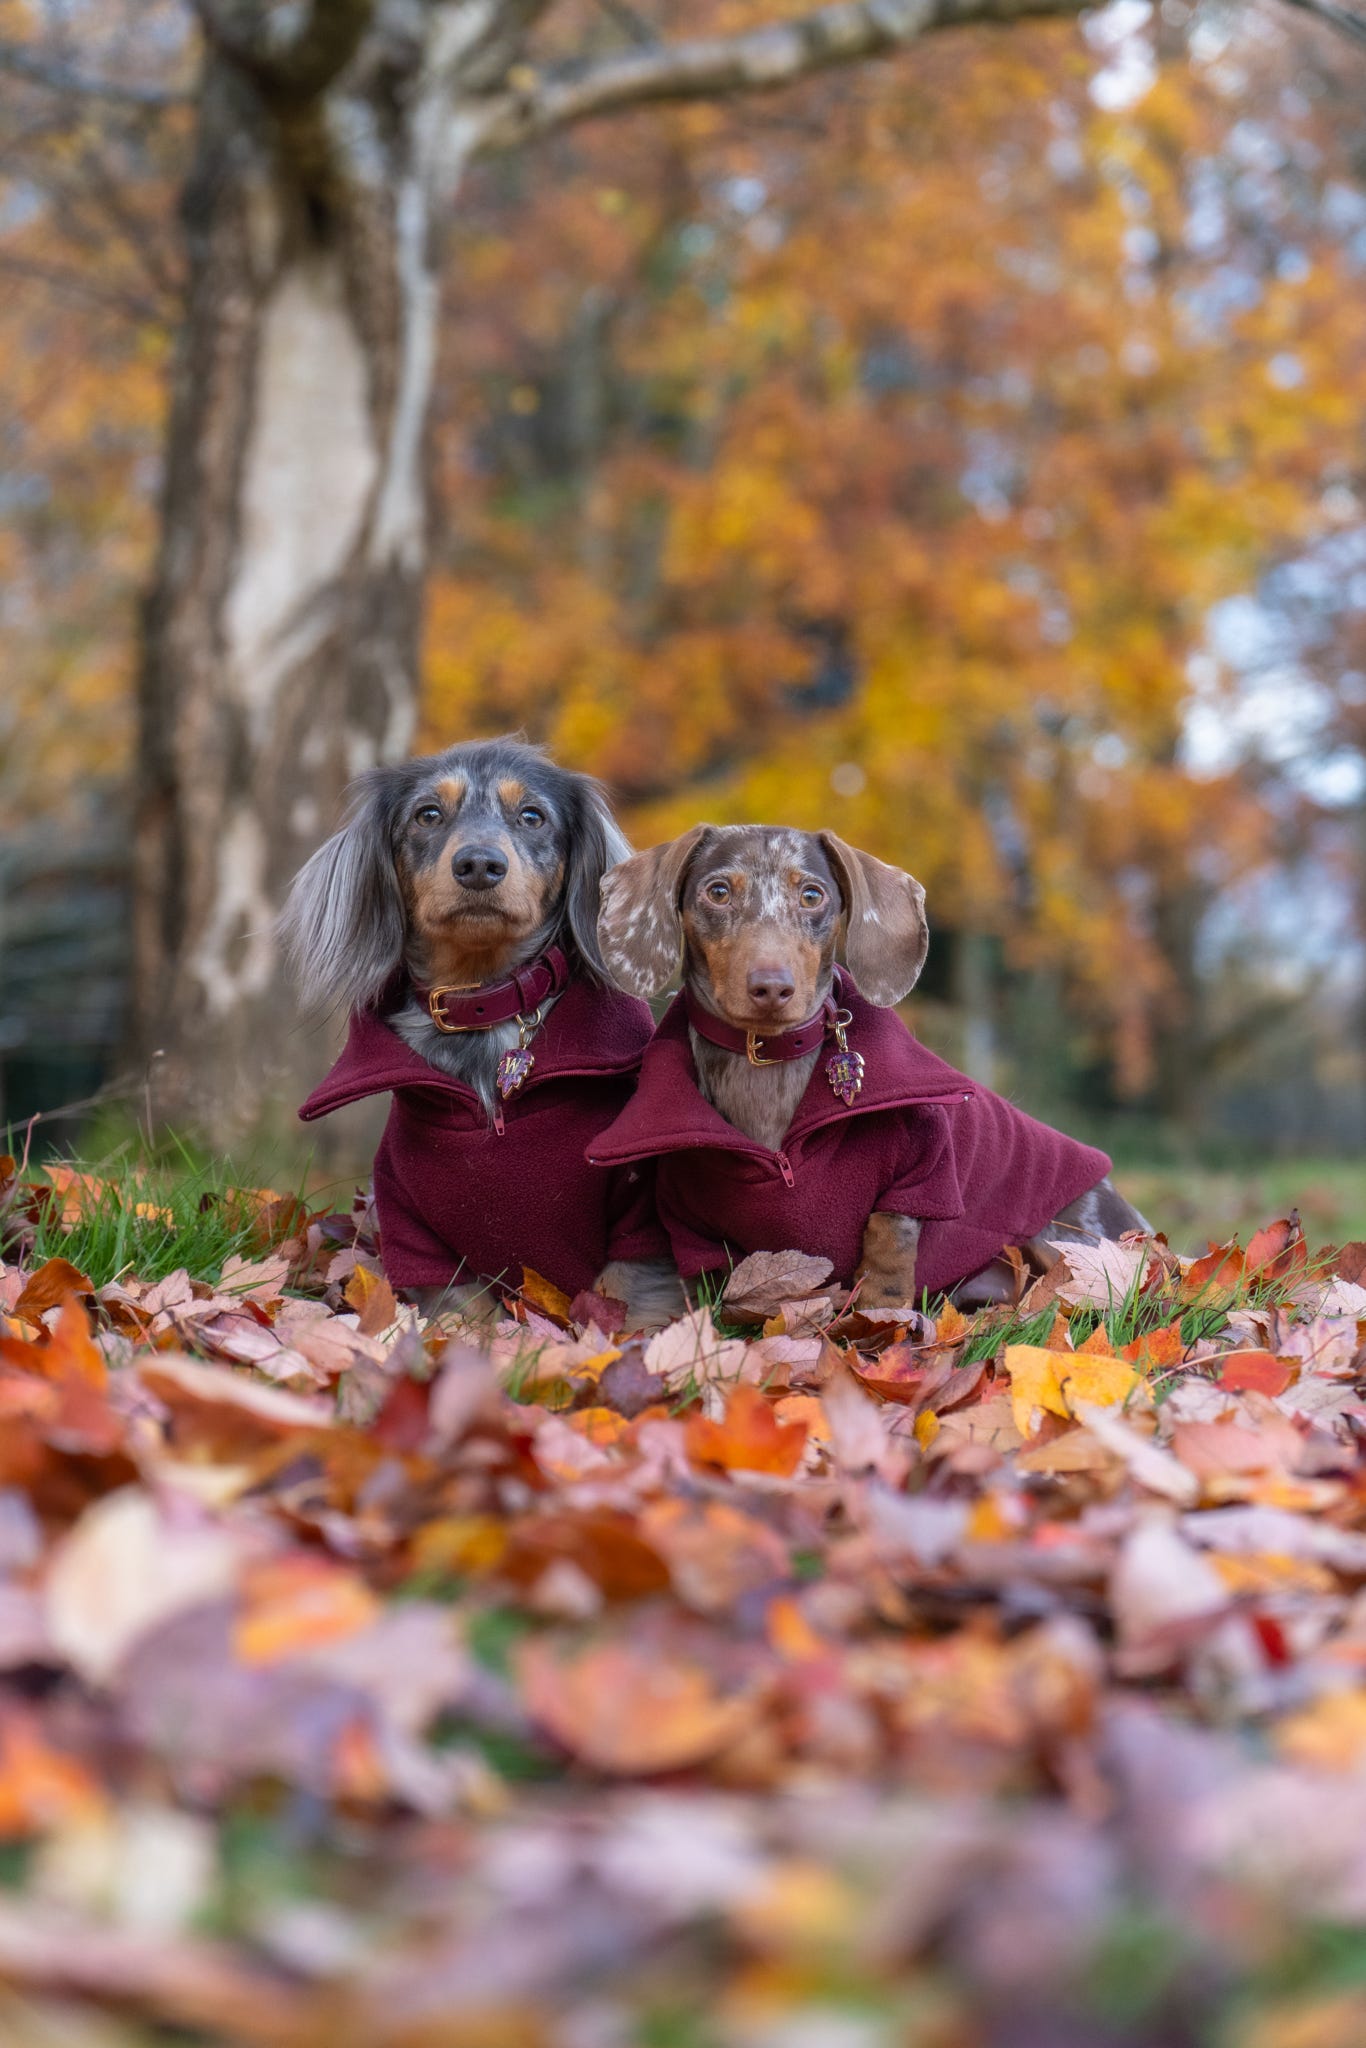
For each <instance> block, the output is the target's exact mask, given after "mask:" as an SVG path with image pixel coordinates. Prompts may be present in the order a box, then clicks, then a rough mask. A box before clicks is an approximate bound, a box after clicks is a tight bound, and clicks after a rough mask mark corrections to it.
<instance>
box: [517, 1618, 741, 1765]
mask: <svg viewBox="0 0 1366 2048" xmlns="http://www.w3.org/2000/svg"><path fill="white" fill-rule="evenodd" d="M518 1671H519V1676H520V1678H521V1681H522V1689H523V1697H524V1699H525V1701H526V1706H527V1710H528V1712H529V1713H530V1714H531V1717H532V1719H533V1720H535V1721H538V1722H539V1723H540V1725H541V1726H542V1727H543V1728H544V1729H545V1730H546V1732H547V1733H548V1734H549V1735H552V1736H553V1737H554V1738H555V1740H556V1741H557V1742H558V1743H560V1744H562V1746H563V1747H564V1748H565V1749H567V1750H568V1751H569V1752H570V1753H571V1755H573V1756H577V1757H580V1758H581V1759H582V1760H583V1762H585V1763H587V1764H591V1765H592V1766H593V1767H594V1768H595V1769H597V1770H600V1771H610V1772H612V1773H613V1774H616V1775H621V1776H638V1775H647V1774H649V1773H652V1772H655V1771H677V1770H683V1769H685V1768H686V1767H687V1766H689V1765H691V1764H699V1763H702V1762H704V1761H705V1760H706V1759H707V1758H708V1757H710V1756H715V1754H716V1752H717V1751H718V1750H719V1749H723V1748H725V1746H726V1744H727V1743H729V1742H732V1741H733V1740H734V1739H735V1737H736V1736H738V1735H739V1733H740V1732H741V1730H742V1729H743V1728H744V1726H745V1724H746V1723H747V1722H748V1721H749V1720H750V1718H751V1716H752V1714H753V1706H752V1703H751V1702H750V1700H749V1699H747V1698H746V1697H745V1696H744V1695H738V1696H731V1697H729V1698H726V1697H723V1696H722V1695H720V1694H719V1693H718V1692H717V1691H716V1689H715V1686H714V1685H713V1682H712V1679H711V1677H710V1676H709V1674H708V1673H707V1672H706V1671H704V1670H703V1669H702V1668H701V1666H700V1665H697V1664H693V1663H691V1662H688V1661H687V1660H685V1658H684V1657H683V1656H682V1655H680V1654H677V1653H675V1654H672V1655H671V1654H668V1653H665V1652H662V1651H661V1650H660V1649H659V1648H658V1647H656V1646H654V1645H647V1644H641V1645H639V1646H637V1645H635V1644H632V1643H626V1642H607V1643H597V1644H593V1645H591V1646H590V1647H589V1648H588V1649H586V1650H584V1651H582V1652H581V1653H580V1654H579V1655H578V1656H577V1657H574V1658H572V1659H571V1658H564V1657H560V1656H557V1655H556V1653H555V1650H554V1649H553V1648H552V1647H551V1645H550V1644H549V1643H548V1642H545V1641H543V1640H542V1641H534V1640H533V1641H531V1642H528V1643H525V1644H524V1645H523V1647H522V1651H521V1655H520V1657H519V1658H518Z"/></svg>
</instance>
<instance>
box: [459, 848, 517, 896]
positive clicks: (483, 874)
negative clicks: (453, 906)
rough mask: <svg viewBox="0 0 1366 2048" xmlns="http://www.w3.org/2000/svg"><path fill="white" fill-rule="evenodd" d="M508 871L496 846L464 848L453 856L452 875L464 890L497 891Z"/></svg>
mask: <svg viewBox="0 0 1366 2048" xmlns="http://www.w3.org/2000/svg"><path fill="white" fill-rule="evenodd" d="M507 871H508V864H507V861H506V859H505V858H504V856H503V855H502V854H501V853H499V851H498V849H497V847H496V846H462V847H461V849H460V851H459V852H458V853H455V854H452V856H451V873H452V874H453V875H454V876H455V879H456V881H457V882H459V884H460V886H461V888H462V889H496V888H497V887H498V884H499V883H500V882H501V881H502V879H503V877H504V876H505V875H506V874H507Z"/></svg>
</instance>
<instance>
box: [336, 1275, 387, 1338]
mask: <svg viewBox="0 0 1366 2048" xmlns="http://www.w3.org/2000/svg"><path fill="white" fill-rule="evenodd" d="M342 1291H343V1293H344V1295H345V1298H346V1300H347V1302H348V1303H349V1304H350V1306H351V1307H352V1308H353V1309H355V1311H356V1313H357V1314H358V1315H359V1317H360V1333H361V1335H362V1337H378V1336H381V1335H382V1334H383V1332H384V1331H385V1330H390V1329H392V1328H393V1326H394V1324H395V1323H396V1322H397V1321H398V1302H397V1301H396V1300H395V1298H394V1290H393V1288H392V1287H391V1286H390V1285H389V1282H388V1281H387V1280H386V1279H385V1277H384V1275H383V1273H373V1272H371V1270H370V1268H369V1267H368V1266H357V1267H356V1268H355V1270H354V1271H353V1272H352V1274H351V1277H350V1279H349V1280H348V1281H347V1283H346V1286H345V1288H344V1289H343V1290H342Z"/></svg>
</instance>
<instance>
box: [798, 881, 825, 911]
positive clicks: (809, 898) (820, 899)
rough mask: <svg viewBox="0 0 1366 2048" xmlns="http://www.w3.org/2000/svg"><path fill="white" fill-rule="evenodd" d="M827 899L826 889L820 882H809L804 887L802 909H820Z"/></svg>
mask: <svg viewBox="0 0 1366 2048" xmlns="http://www.w3.org/2000/svg"><path fill="white" fill-rule="evenodd" d="M824 901H825V891H824V889H822V887H821V885H820V883H819V882H807V883H806V884H805V886H804V887H803V889H802V909H803V910H819V909H820V907H821V905H822V903H824Z"/></svg>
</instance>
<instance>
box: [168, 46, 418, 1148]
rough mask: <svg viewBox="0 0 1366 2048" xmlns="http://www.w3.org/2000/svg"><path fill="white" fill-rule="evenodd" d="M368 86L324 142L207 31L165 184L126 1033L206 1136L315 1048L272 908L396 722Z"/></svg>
mask: <svg viewBox="0 0 1366 2048" xmlns="http://www.w3.org/2000/svg"><path fill="white" fill-rule="evenodd" d="M384 84H385V86H386V93H385V97H386V100H387V104H385V105H380V104H378V103H377V102H376V100H375V99H373V98H372V100H371V102H370V103H369V104H368V105H365V106H361V107H358V106H357V105H356V103H355V102H354V101H353V102H352V103H351V105H350V106H349V107H348V109H347V111H348V112H349V113H350V114H351V116H352V121H351V123H350V126H351V127H352V128H353V129H354V130H355V131H357V132H356V139H355V144H354V150H355V159H356V160H355V161H351V160H349V159H348V156H347V153H346V148H345V146H344V145H343V144H342V143H341V142H339V141H338V139H337V131H338V130H341V131H343V132H344V131H345V128H346V126H347V125H348V124H346V123H344V122H341V121H339V120H338V119H337V118H336V116H337V109H336V108H335V107H332V108H328V107H327V106H326V105H325V104H324V103H322V102H319V103H317V104H312V105H310V104H307V103H305V104H302V105H300V104H299V103H298V101H297V100H292V99H290V98H289V96H288V95H285V96H283V97H282V98H281V99H280V101H279V102H278V103H274V104H273V103H272V100H271V97H270V95H269V94H268V92H267V91H265V90H264V89H263V88H262V86H261V85H260V84H259V83H258V82H257V81H256V80H254V79H253V78H252V77H251V76H250V75H249V74H247V73H246V72H244V71H243V69H242V68H241V67H240V66H239V65H237V64H236V63H234V62H233V61H231V60H230V59H229V58H228V57H226V56H225V55H223V54H222V53H218V52H211V53H210V55H209V57H208V59H207V63H206V71H205V76H204V81H203V92H202V101H201V111H200V127H199V136H198V144H197V154H196V162H195V166H194V170H193V173H192V176H191V178H190V181H189V184H188V186H187V189H186V193H185V197H184V202H183V213H184V224H185V231H186V235H187V240H188V257H189V262H188V283H187V303H186V308H185V317H184V324H183V328H182V331H181V335H180V341H179V348H178V353H177V359H176V363H175V368H174V375H173V384H172V392H171V406H170V420H169V428H168V444H167V459H166V473H165V484H164V501H163V507H162V541H161V550H160V557H159V561H158V564H157V570H156V576H155V582H154V586H153V589H152V592H151V594H150V596H149V599H148V602H147V605H146V611H145V622H144V655H143V665H142V673H141V687H140V700H139V709H140V727H141V730H140V747H139V773H140V788H139V791H138V802H137V816H136V840H135V844H136V880H137V887H136V900H137V918H136V925H135V933H134V964H135V990H136V997H135V1018H136V1025H135V1028H136V1036H137V1043H138V1049H139V1052H140V1054H141V1055H142V1057H144V1058H146V1059H149V1060H155V1072H154V1082H153V1099H154V1102H155V1105H156V1111H157V1114H158V1115H159V1117H160V1118H162V1119H164V1120H165V1121H166V1122H168V1123H172V1124H185V1125H189V1126H192V1127H193V1128H196V1129H198V1130H200V1131H203V1132H206V1133H207V1134H209V1135H211V1136H213V1137H215V1138H217V1139H219V1140H220V1141H226V1140H228V1139H230V1138H231V1137H232V1136H234V1135H235V1134H237V1133H239V1132H241V1131H242V1130H244V1129H245V1128H246V1127H247V1126H248V1125H250V1124H253V1123H255V1122H257V1121H259V1112H260V1109H261V1105H262V1103H263V1099H266V1098H269V1097H271V1096H276V1097H278V1096H279V1095H280V1094H281V1093H282V1091H284V1090H287V1089H290V1088H292V1087H297V1084H298V1080H299V1078H300V1076H299V1071H298V1070H299V1069H301V1068H303V1067H307V1066H316V1062H317V1056H318V1055H317V1049H316V1047H312V1048H309V1047H307V1046H306V1045H305V1044H304V1043H303V1042H302V1041H301V1039H300V1035H299V1033H298V1030H297V1024H296V1012H295V1005H294V1003H293V1001H292V998H291V995H290V992H289V990H288V988H287V987H286V986H285V985H284V983H283V981H282V976H281V968H280V955H279V948H278V945H277V942H276V938H275V932H274V921H275V917H276V913H277V911H278V909H279V907H280V903H281V900H282V897H283V894H284V891H285V889H286V888H287V886H288V883H289V881H290V879H291V877H292V876H293V874H294V873H295V871H296V870H297V868H298V867H299V865H300V863H301V862H302V861H303V860H304V859H305V858H306V857H307V855H308V854H309V853H311V852H312V850H313V849H314V848H315V847H316V846H317V844H318V842H319V840H320V839H321V838H322V837H323V836H325V834H326V833H327V832H328V831H329V830H331V829H332V827H333V825H334V824H335V822H336V821H337V819H338V815H339V811H340V808H341V803H342V798H343V793H344V790H345V788H346V785H347V784H348V783H349V782H350V781H351V779H352V778H353V777H354V776H355V775H357V774H358V773H359V772H360V771H361V770H362V769H364V768H367V767H370V766H372V765H373V764H374V763H375V762H376V761H379V760H382V759H393V758H395V757H396V756H399V755H401V754H402V753H403V752H404V751H405V749H406V748H407V746H408V745H409V742H410V739H411V736H412V732H413V725H414V719H415V715H416V704H417V681H418V648H419V637H420V625H421V606H422V592H423V581H424V576H425V571H426V563H427V515H426V504H425V479H424V463H423V450H424V433H425V427H426V420H427V409H428V401H429V395H430V387H431V381H432V361H433V347H434V328H435V311H436V297H437V285H436V279H435V275H434V269H433V261H434V252H433V249H432V246H431V242H432V237H431V231H430V221H429V211H430V205H431V194H432V191H433V181H432V179H431V177H430V175H429V173H430V165H428V164H424V163H423V162H421V161H419V158H420V154H421V149H422V139H423V138H422V116H423V106H422V101H421V98H420V96H418V95H410V96H408V97H407V98H406V99H405V98H404V96H403V95H402V93H401V88H400V89H396V88H395V82H394V81H393V80H392V79H389V80H387V81H384ZM400 109H401V110H402V111H400ZM362 115H363V116H365V117H367V118H366V120H365V124H364V127H363V128H362V123H361V119H360V116H362ZM363 153H366V158H367V160H362V155H363ZM456 169H458V166H453V165H451V164H450V163H447V165H446V166H445V170H446V174H447V175H446V177H445V180H444V184H445V188H446V190H447V191H449V190H450V189H452V187H453V182H454V177H453V173H454V171H455V170H456ZM158 1055H159V1056H160V1057H158Z"/></svg>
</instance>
